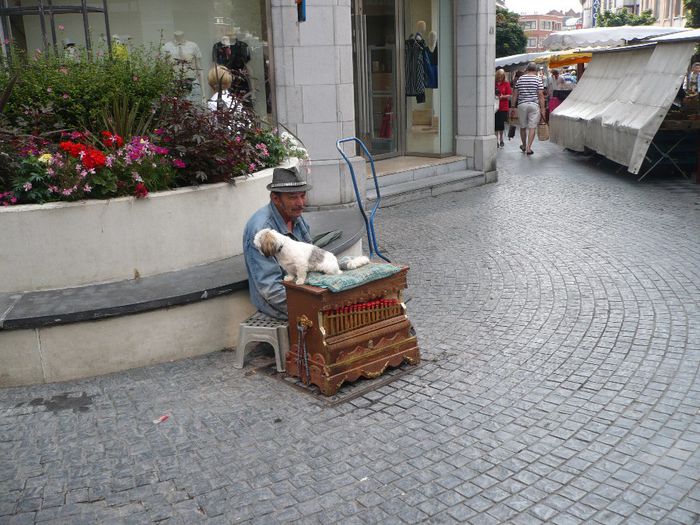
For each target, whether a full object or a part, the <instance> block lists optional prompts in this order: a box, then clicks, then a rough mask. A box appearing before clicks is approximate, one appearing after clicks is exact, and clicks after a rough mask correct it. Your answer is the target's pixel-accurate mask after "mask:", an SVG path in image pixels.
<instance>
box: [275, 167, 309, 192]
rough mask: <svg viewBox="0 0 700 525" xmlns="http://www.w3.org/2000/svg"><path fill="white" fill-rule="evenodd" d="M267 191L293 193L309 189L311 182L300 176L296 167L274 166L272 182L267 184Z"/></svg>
mask: <svg viewBox="0 0 700 525" xmlns="http://www.w3.org/2000/svg"><path fill="white" fill-rule="evenodd" d="M267 189H268V190H269V191H275V192H283V193H294V192H298V191H309V190H310V189H311V184H309V183H308V182H306V181H305V180H304V179H302V178H301V174H300V173H299V170H297V169H296V168H275V169H274V171H273V172H272V182H271V183H270V184H268V185H267Z"/></svg>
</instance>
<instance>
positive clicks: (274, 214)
mask: <svg viewBox="0 0 700 525" xmlns="http://www.w3.org/2000/svg"><path fill="white" fill-rule="evenodd" d="M267 189H268V190H270V202H269V203H268V204H267V205H265V206H263V207H262V208H260V209H259V210H258V211H256V212H255V213H254V214H253V216H252V217H251V218H250V219H249V220H248V222H247V224H246V226H245V230H244V231H243V254H244V257H245V265H246V269H247V270H248V285H249V288H250V300H251V301H252V303H253V304H254V305H255V307H256V308H257V309H258V310H259V311H261V312H263V313H264V314H267V315H269V316H271V317H276V318H279V319H286V318H287V294H286V292H285V289H284V285H283V284H282V279H283V277H284V272H283V271H282V268H281V267H280V265H279V264H278V263H277V261H276V260H275V259H274V258H272V257H265V256H264V255H263V254H261V253H260V252H259V251H258V250H257V249H256V248H255V246H254V245H253V239H254V237H255V234H256V233H257V232H258V231H260V230H262V229H263V228H271V229H273V230H276V231H278V232H280V233H281V234H283V235H287V236H289V237H291V238H292V239H295V240H297V241H302V242H308V243H310V242H311V232H310V229H309V225H308V223H307V222H306V221H305V220H304V218H303V217H302V216H301V214H302V212H303V211H304V207H305V206H306V192H307V191H308V190H310V189H311V185H310V184H308V183H307V182H306V181H304V180H303V179H302V178H301V176H300V174H299V171H298V170H297V169H296V168H275V170H274V171H273V174H272V182H271V183H270V184H268V185H267Z"/></svg>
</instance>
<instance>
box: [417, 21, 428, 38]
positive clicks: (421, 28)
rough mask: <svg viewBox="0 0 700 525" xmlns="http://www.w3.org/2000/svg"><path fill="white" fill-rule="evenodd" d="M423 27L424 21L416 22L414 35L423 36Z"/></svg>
mask: <svg viewBox="0 0 700 525" xmlns="http://www.w3.org/2000/svg"><path fill="white" fill-rule="evenodd" d="M425 27H426V26H425V20H418V22H416V33H418V34H420V35H421V36H422V35H423V34H425Z"/></svg>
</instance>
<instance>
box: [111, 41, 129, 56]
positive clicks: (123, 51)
mask: <svg viewBox="0 0 700 525" xmlns="http://www.w3.org/2000/svg"><path fill="white" fill-rule="evenodd" d="M126 40H127V39H126V38H125V37H122V36H119V35H112V56H113V57H114V58H116V59H119V60H126V59H127V58H129V48H128V47H127V46H126V42H125V41H126Z"/></svg>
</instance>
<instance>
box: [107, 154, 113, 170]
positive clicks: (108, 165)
mask: <svg viewBox="0 0 700 525" xmlns="http://www.w3.org/2000/svg"><path fill="white" fill-rule="evenodd" d="M112 164H114V157H113V156H112V155H107V158H105V166H107V167H108V168H111V167H112Z"/></svg>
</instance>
